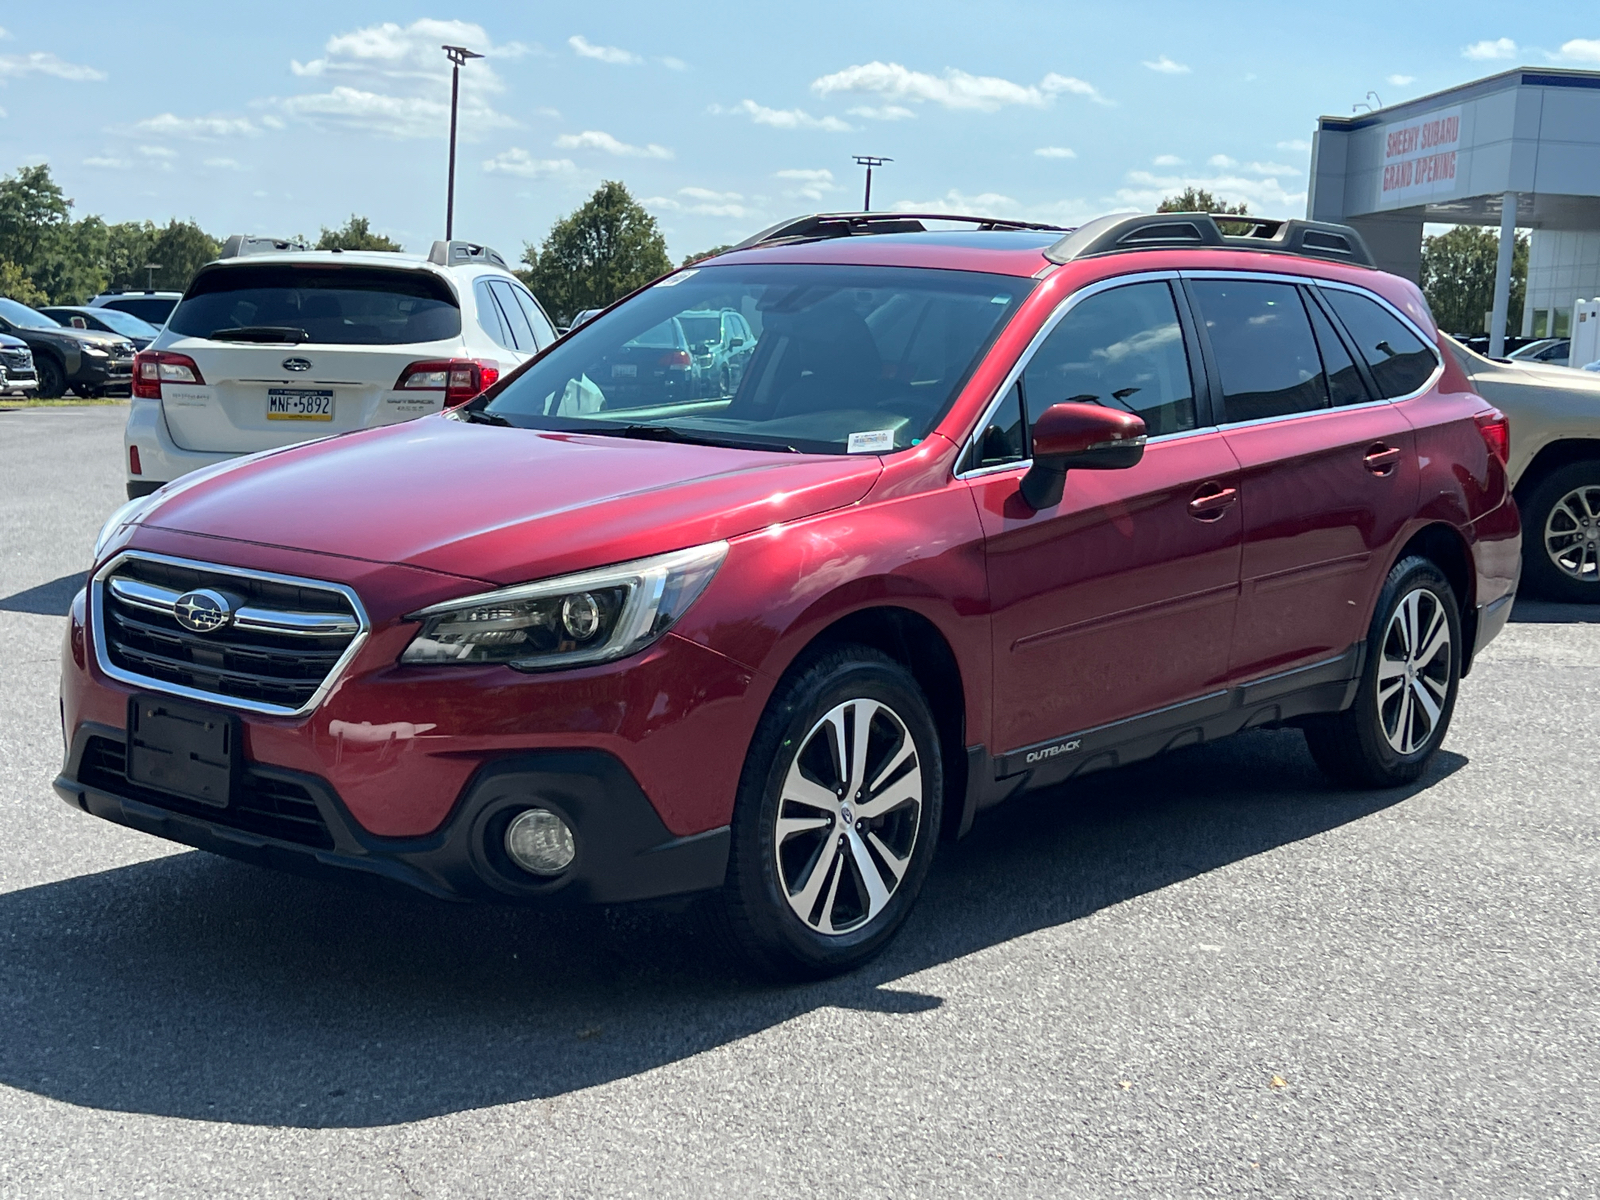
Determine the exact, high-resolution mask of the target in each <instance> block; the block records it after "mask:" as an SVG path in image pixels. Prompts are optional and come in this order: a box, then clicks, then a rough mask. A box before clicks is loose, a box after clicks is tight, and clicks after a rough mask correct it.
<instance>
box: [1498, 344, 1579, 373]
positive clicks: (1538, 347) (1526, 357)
mask: <svg viewBox="0 0 1600 1200" xmlns="http://www.w3.org/2000/svg"><path fill="white" fill-rule="evenodd" d="M1571 347H1572V339H1571V338H1540V339H1539V340H1538V341H1535V342H1529V343H1528V344H1527V345H1526V346H1519V347H1517V349H1515V350H1513V351H1511V353H1509V354H1507V355H1506V357H1507V358H1508V359H1510V360H1511V361H1512V362H1535V363H1544V364H1545V366H1547V367H1564V366H1566V365H1567V354H1568V351H1569V350H1570V349H1571Z"/></svg>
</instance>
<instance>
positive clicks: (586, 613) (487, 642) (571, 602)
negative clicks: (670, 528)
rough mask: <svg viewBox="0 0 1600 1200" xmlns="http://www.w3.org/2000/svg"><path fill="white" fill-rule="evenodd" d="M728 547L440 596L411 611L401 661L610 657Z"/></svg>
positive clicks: (638, 637) (685, 601)
mask: <svg viewBox="0 0 1600 1200" xmlns="http://www.w3.org/2000/svg"><path fill="white" fill-rule="evenodd" d="M727 554H728V543H727V542H712V543H711V544H710V545H706V546H696V547H695V548H693V549H692V550H678V551H674V552H673V553H671V554H660V555H657V556H656V557H654V558H641V559H638V560H636V561H634V562H629V563H619V564H617V565H616V566H614V567H601V568H599V569H598V570H594V571H584V572H582V573H580V574H577V575H563V576H561V577H560V578H558V579H545V580H541V581H540V582H538V583H524V584H520V585H518V586H517V587H509V588H502V589H501V590H500V591H497V592H485V593H483V594H481V595H477V596H465V597H463V598H462V599H460V600H449V601H446V602H445V603H443V604H435V605H433V606H431V607H429V608H425V609H423V610H422V611H420V612H415V613H412V614H411V615H410V616H409V617H408V618H407V620H412V621H421V622H422V623H423V624H422V629H421V630H419V631H418V633H417V636H416V637H415V638H413V639H412V641H411V644H410V645H409V646H407V647H406V649H405V653H404V654H402V655H401V656H400V661H401V662H403V663H427V664H455V663H466V664H481V663H501V664H504V665H505V666H509V667H516V668H517V669H518V670H521V671H548V670H553V669H555V668H558V667H574V666H585V665H588V664H590V663H601V662H610V661H611V660H612V659H616V658H622V657H623V656H625V655H628V654H632V653H634V652H635V651H638V650H642V649H644V647H646V646H648V645H649V644H650V643H651V642H653V641H655V640H656V639H657V638H659V637H660V636H661V635H662V634H664V633H666V631H667V630H668V629H670V628H671V627H672V624H673V622H675V621H676V620H677V619H678V618H679V617H681V616H682V615H683V614H684V612H685V611H687V609H688V607H689V606H690V605H691V604H693V603H694V602H695V600H696V599H697V598H698V597H699V595H700V593H701V592H703V591H705V588H706V585H707V584H708V583H710V582H711V577H712V576H713V575H715V574H716V573H717V568H718V567H719V566H721V565H722V560H723V559H724V558H725V557H727Z"/></svg>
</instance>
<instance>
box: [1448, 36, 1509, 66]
mask: <svg viewBox="0 0 1600 1200" xmlns="http://www.w3.org/2000/svg"><path fill="white" fill-rule="evenodd" d="M1461 56H1462V57H1463V58H1470V59H1474V60H1476V61H1478V62H1486V61H1489V60H1492V59H1497V58H1515V57H1516V56H1517V44H1516V43H1515V42H1513V41H1512V40H1511V39H1510V38H1508V37H1503V38H1495V39H1494V40H1493V41H1488V40H1485V41H1481V42H1473V43H1472V45H1470V46H1463V47H1462V49H1461Z"/></svg>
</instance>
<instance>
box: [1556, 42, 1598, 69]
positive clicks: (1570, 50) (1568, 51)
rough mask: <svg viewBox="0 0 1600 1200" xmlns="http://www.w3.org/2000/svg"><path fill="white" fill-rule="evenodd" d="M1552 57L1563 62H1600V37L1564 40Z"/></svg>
mask: <svg viewBox="0 0 1600 1200" xmlns="http://www.w3.org/2000/svg"><path fill="white" fill-rule="evenodd" d="M1551 57H1552V58H1555V59H1559V60H1561V61H1562V62H1577V63H1600V38H1573V39H1572V40H1571V41H1570V42H1562V43H1561V49H1560V51H1559V52H1558V53H1556V54H1553V55H1551Z"/></svg>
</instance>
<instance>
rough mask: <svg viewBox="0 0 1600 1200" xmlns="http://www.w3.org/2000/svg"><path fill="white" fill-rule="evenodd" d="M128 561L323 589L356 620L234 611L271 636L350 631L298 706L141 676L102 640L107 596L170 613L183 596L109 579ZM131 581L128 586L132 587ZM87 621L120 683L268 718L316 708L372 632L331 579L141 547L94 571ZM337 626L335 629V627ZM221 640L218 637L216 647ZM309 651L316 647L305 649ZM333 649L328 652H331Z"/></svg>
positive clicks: (360, 608) (357, 605) (98, 658)
mask: <svg viewBox="0 0 1600 1200" xmlns="http://www.w3.org/2000/svg"><path fill="white" fill-rule="evenodd" d="M129 561H139V562H147V563H159V564H165V565H167V566H171V567H179V568H183V569H186V570H191V571H199V572H204V573H206V574H209V575H220V576H234V577H236V578H240V579H248V580H259V581H261V582H263V583H271V584H281V585H284V586H288V587H296V588H305V589H308V590H311V591H319V592H325V593H328V594H330V595H334V596H338V597H340V598H341V599H343V600H344V602H345V603H346V604H348V605H349V606H350V611H351V612H352V613H354V614H355V624H354V625H353V626H352V624H351V622H350V619H349V617H347V616H344V615H342V614H331V613H312V612H303V613H296V612H281V611H275V610H268V609H260V608H249V607H246V608H243V609H241V610H239V612H238V613H237V614H236V615H235V620H236V621H237V620H238V619H239V618H240V617H243V616H244V615H245V614H247V613H248V614H250V616H251V618H252V620H251V623H250V624H247V625H242V626H241V628H242V629H244V630H245V631H246V632H257V633H265V634H274V635H278V636H288V637H303V638H318V637H333V636H339V637H345V636H349V635H350V634H351V633H353V634H354V636H353V637H351V639H350V642H349V644H348V645H347V646H346V647H345V648H344V651H343V653H341V654H340V655H339V657H338V659H337V660H336V661H335V662H334V663H333V665H332V667H330V668H329V670H328V672H327V674H326V675H325V676H323V679H322V681H321V683H320V684H318V685H317V687H316V689H315V690H314V691H313V692H312V694H311V695H310V696H309V697H308V698H307V699H306V701H305V702H304V703H303V704H301V705H299V706H298V707H290V706H288V705H284V704H272V703H269V702H267V701H264V700H253V699H248V698H245V697H240V696H230V695H228V694H227V693H226V692H214V691H208V690H205V689H203V688H194V687H189V686H187V685H185V684H180V683H174V682H172V681H170V680H166V679H158V678H155V677H152V676H149V675H141V674H139V673H138V672H136V671H130V670H126V669H124V668H122V667H119V666H117V665H116V663H114V662H113V661H112V660H111V655H110V653H109V649H108V647H107V644H106V628H107V625H108V617H107V613H106V597H107V593H108V592H114V594H115V597H116V599H117V600H118V601H119V602H121V603H125V604H129V605H132V606H133V607H136V608H140V609H144V610H145V611H148V612H156V613H163V614H166V615H170V614H171V612H172V609H173V605H174V604H175V603H176V601H177V600H178V597H179V596H180V595H181V594H182V593H179V592H174V591H172V590H171V589H170V588H163V587H159V586H157V585H155V584H150V583H146V582H144V581H142V580H132V579H119V580H112V578H111V577H112V576H113V575H115V574H116V572H117V570H118V568H120V567H121V566H122V565H123V564H124V563H127V562H129ZM130 585H132V586H130ZM89 607H90V625H91V627H92V632H93V636H94V652H95V662H96V665H97V666H98V667H99V668H100V670H101V671H102V672H104V673H105V675H107V676H108V677H109V678H111V679H114V680H116V681H117V682H118V683H124V684H128V685H130V686H133V687H138V688H141V689H147V690H149V691H152V692H161V693H163V694H166V695H169V696H181V697H183V698H184V699H187V700H198V701H201V702H203V703H207V704H216V705H220V706H222V707H224V708H232V709H238V710H241V711H243V712H251V713H259V714H261V715H263V716H271V717H301V716H305V715H306V714H308V713H310V712H313V711H315V709H316V707H317V706H318V705H319V704H321V703H322V701H323V700H324V699H325V698H326V697H327V695H328V692H329V691H330V690H332V688H333V686H334V684H335V683H337V682H338V681H339V679H340V677H341V676H342V675H343V674H344V671H345V669H346V668H347V667H349V665H350V663H351V662H352V661H353V660H354V659H355V657H356V655H357V654H358V653H360V651H361V647H362V646H363V645H365V644H366V640H367V637H368V636H369V635H370V633H371V632H372V623H371V621H370V620H369V619H368V617H367V610H366V608H365V606H364V605H362V603H361V598H360V597H359V596H358V595H356V593H355V591H354V589H352V588H349V587H346V586H345V585H344V584H340V583H329V582H327V581H326V580H321V579H307V578H305V577H303V576H299V575H279V574H275V573H273V572H271V571H256V570H251V569H249V568H247V567H233V566H227V565H224V564H221V563H209V562H200V561H198V560H196V559H190V558H175V557H173V556H171V555H166V554H152V553H148V552H146V551H142V550H124V551H123V552H122V553H120V554H118V555H117V556H116V557H114V558H112V559H111V560H110V561H109V562H107V563H106V564H105V565H104V566H102V567H101V568H100V569H99V570H98V571H96V572H95V574H94V578H93V579H92V580H91V583H90V589H89ZM336 625H337V626H338V627H337V628H336V627H335V626H336ZM220 641H221V639H219V645H220ZM308 652H311V653H314V651H312V650H310V649H309V648H308ZM332 652H333V651H332V650H330V651H329V653H330V654H331V653H332Z"/></svg>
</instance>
